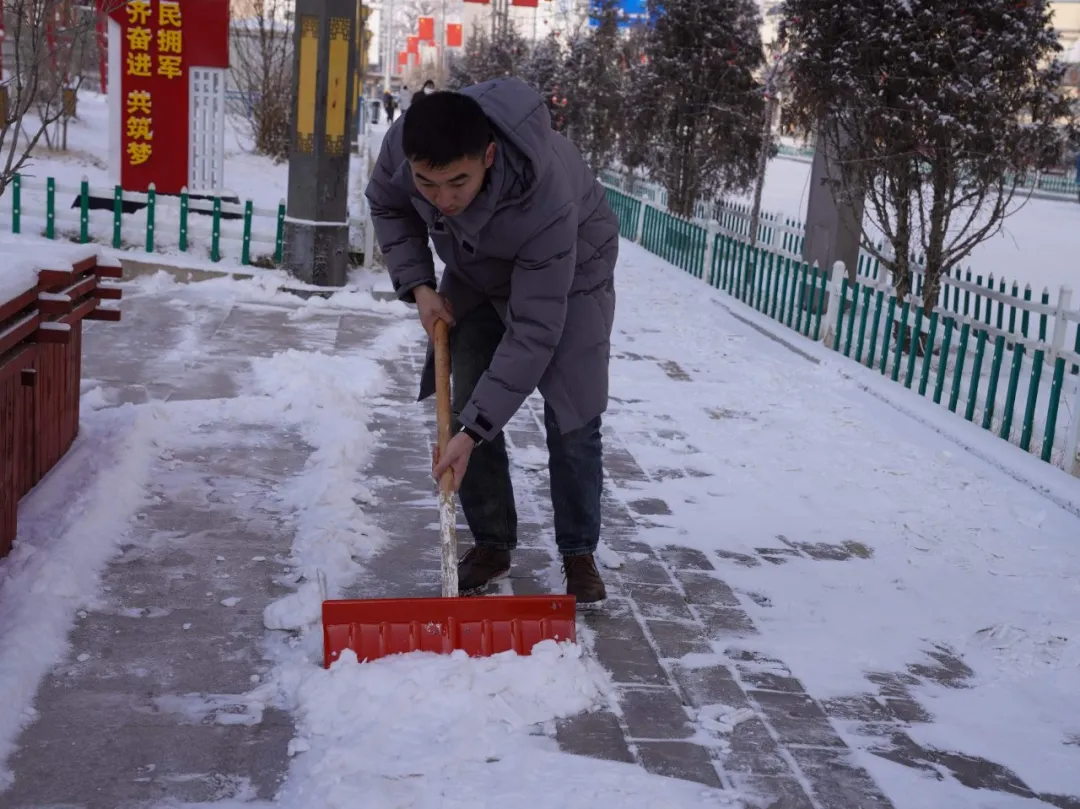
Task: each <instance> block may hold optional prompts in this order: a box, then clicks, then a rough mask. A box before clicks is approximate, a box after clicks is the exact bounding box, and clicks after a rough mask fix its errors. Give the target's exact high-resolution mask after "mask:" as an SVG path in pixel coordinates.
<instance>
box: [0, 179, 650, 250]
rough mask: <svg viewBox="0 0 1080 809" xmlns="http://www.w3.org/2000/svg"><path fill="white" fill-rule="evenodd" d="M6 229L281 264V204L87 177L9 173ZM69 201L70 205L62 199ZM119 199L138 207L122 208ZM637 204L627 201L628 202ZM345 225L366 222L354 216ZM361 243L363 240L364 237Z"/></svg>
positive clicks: (122, 246) (354, 226)
mask: <svg viewBox="0 0 1080 809" xmlns="http://www.w3.org/2000/svg"><path fill="white" fill-rule="evenodd" d="M8 193H9V195H10V199H11V219H10V222H11V232H12V233H16V234H18V233H27V232H34V233H38V234H40V235H42V236H44V237H45V238H47V239H58V238H60V239H68V240H71V241H75V242H79V243H81V244H86V243H88V242H97V243H101V244H109V245H111V246H112V247H114V248H116V249H139V250H145V251H146V252H148V253H155V252H164V251H171V250H177V251H179V252H180V253H189V252H192V251H193V250H200V251H203V252H205V254H206V255H207V257H208V258H209V259H210V260H211V261H214V262H218V261H222V260H225V259H228V258H232V259H234V260H235V259H237V258H238V259H239V261H240V264H241V265H244V266H247V265H250V264H262V265H267V264H273V265H278V264H280V263H281V259H282V252H283V249H284V234H285V218H286V217H285V201H284V200H281V201H280V202H279V203H278V204H277V206H276V207H274V208H263V207H261V206H258V205H255V204H254V203H253V202H252V201H251V200H247V201H246V202H244V203H243V204H238V203H233V202H229V201H226V200H222V199H221V198H220V197H215V198H213V199H203V198H193V197H192V196H191V195H189V194H188V193H187V192H186V191H183V192H182V193H181V194H180V195H179V196H171V195H170V196H166V195H161V194H158V193H156V191H155V190H154V188H153V186H151V187H150V189H149V191H148V192H147V193H145V194H143V193H137V192H131V191H124V190H123V189H121V187H120V186H115V187H113V188H112V189H110V190H109V191H107V192H102V191H101V190H100V189H92V188H91V187H90V184H89V182H88V181H87V180H86V178H83V180H82V182H81V183H80V184H79V185H78V186H77V187H65V186H62V185H60V184H58V183H57V182H56V181H55V180H54V179H53V178H52V177H48V178H46V179H45V180H44V181H43V182H42V181H40V180H36V181H35V180H33V179H31V178H27V177H24V176H21V175H18V174H16V175H15V177H14V178H13V179H12V184H11V187H10V189H9V192H8ZM110 197H111V199H112V209H111V210H101V209H96V210H95V209H91V206H90V200H91V199H98V200H100V199H108V198H110ZM68 200H73V201H74V202H73V203H70V204H66V203H67V201H68ZM125 203H128V205H129V207H130V205H131V204H132V203H134V204H135V205H137V206H139V210H137V211H136V212H134V213H130V212H129V213H125V212H124V207H125ZM634 203H636V204H640V203H637V201H636V200H633V201H632V203H631V204H634ZM350 225H351V226H352V229H354V230H356V229H358V228H363V227H365V225H366V223H365V222H364V220H361V219H353V220H351V221H350ZM364 243H365V244H366V243H367V241H366V240H365V242H364Z"/></svg>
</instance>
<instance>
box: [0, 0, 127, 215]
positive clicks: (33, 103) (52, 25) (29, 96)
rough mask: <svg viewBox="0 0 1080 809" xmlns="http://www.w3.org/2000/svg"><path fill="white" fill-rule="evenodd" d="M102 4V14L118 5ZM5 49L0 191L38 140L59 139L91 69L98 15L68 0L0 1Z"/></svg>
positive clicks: (53, 143) (50, 144)
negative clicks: (7, 69)
mask: <svg viewBox="0 0 1080 809" xmlns="http://www.w3.org/2000/svg"><path fill="white" fill-rule="evenodd" d="M110 2H112V3H113V5H111V6H110V5H109V4H108V3H106V5H105V7H104V8H103V12H104V13H108V12H109V11H110V10H113V9H114V8H117V7H119V0H110ZM0 9H2V13H3V20H4V34H5V36H4V49H5V50H6V51H7V52H8V53H9V54H10V56H11V62H10V64H11V66H12V69H11V71H10V72H9V73H7V74H5V75H4V76H3V78H0V93H2V94H3V95H4V96H6V101H7V103H6V104H2V105H0V111H2V112H3V119H2V120H0V194H3V193H4V190H5V189H6V188H7V186H8V184H9V183H10V182H11V180H12V178H13V177H14V176H15V175H16V174H18V173H19V172H20V171H22V170H23V168H24V167H25V166H26V165H27V164H28V163H30V162H31V161H32V160H33V154H34V150H35V149H36V148H37V147H38V145H39V143H41V142H43V141H44V143H45V145H46V147H47V148H55V147H57V146H58V145H60V144H61V143H62V140H63V138H62V134H61V132H60V130H59V126H60V125H61V124H63V123H64V122H65V121H66V119H67V118H68V117H70V113H71V112H72V111H73V110H72V107H73V105H74V99H75V96H76V94H77V93H78V90H79V88H80V87H81V86H82V82H83V76H84V73H85V71H86V70H87V69H94V67H95V66H94V65H93V64H92V62H93V55H94V54H95V53H96V45H97V43H96V34H97V19H96V17H95V14H94V13H93V12H90V13H87V10H86V9H84V8H82V7H79V6H75V5H73V4H72V3H71V2H69V0H65V1H64V2H56V0H4V2H3V4H2V6H0Z"/></svg>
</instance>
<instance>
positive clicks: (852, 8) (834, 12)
mask: <svg viewBox="0 0 1080 809" xmlns="http://www.w3.org/2000/svg"><path fill="white" fill-rule="evenodd" d="M1051 14H1052V11H1051V9H1050V7H1049V2H1048V0H1023V1H1022V2H1017V3H1004V4H1003V3H1001V2H999V0H890V1H889V2H883V3H873V4H866V3H857V2H852V0H842V1H841V2H836V0H788V1H787V3H786V5H785V20H784V26H783V36H785V37H787V39H788V41H789V44H790V56H789V67H790V73H789V77H790V82H791V85H792V89H793V99H792V101H793V104H792V109H793V112H795V114H796V116H797V119H798V122H799V123H800V124H802V125H803V126H804V127H805V128H807V129H811V128H812V129H816V130H817V131H818V132H819V133H820V136H821V137H824V138H826V143H827V144H828V146H829V147H830V150H827V151H826V153H827V154H828V153H830V151H831V153H832V154H834V155H837V157H836V158H835V163H836V168H837V169H838V172H837V175H838V179H837V180H835V181H833V182H832V183H831V185H832V190H833V193H834V195H836V197H837V199H839V200H841V201H842V202H843V203H845V204H848V203H850V204H858V203H860V202H861V201H862V199H863V195H865V197H866V201H867V213H868V216H867V219H868V222H867V223H864V224H863V226H862V232H861V234H860V236H861V240H862V246H863V248H864V249H865V250H867V251H868V252H869V253H871V254H872V255H874V256H876V257H877V258H878V259H879V260H880V261H881V263H882V265H883V266H884V267H885V268H886V269H888V270H890V271H891V272H892V273H893V279H894V283H895V286H896V293H897V295H898V296H899V297H900V298H901V299H903V298H904V297H906V296H907V295H908V294H909V293H910V292H912V291H913V284H912V280H913V276H912V266H911V258H912V255H913V254H914V253H915V252H916V251H918V252H922V253H924V254H925V257H926V259H925V267H924V272H925V286H924V287H923V290H922V301H923V306H924V309H925V310H926V311H927V312H929V311H931V310H932V309H933V307H934V306H935V305H936V303H937V300H938V291H939V289H940V284H941V278H942V277H943V276H944V275H945V274H946V273H948V272H949V271H950V270H951V269H952V268H953V267H955V266H956V264H957V263H958V262H960V261H961V260H963V259H964V258H965V257H966V256H968V255H969V254H970V253H971V251H972V249H973V248H974V247H975V246H976V245H978V244H979V243H980V242H983V241H985V240H986V239H988V238H990V237H991V236H993V235H994V234H996V233H997V232H998V231H999V230H1000V229H1001V224H1002V222H1003V220H1004V219H1005V217H1006V216H1008V215H1009V214H1010V213H1012V212H1013V211H1014V210H1015V206H1013V205H1012V202H1013V199H1014V196H1016V195H1017V188H1018V185H1017V184H1016V183H1015V182H1014V181H1015V180H1017V179H1022V178H1023V177H1024V176H1025V175H1026V174H1028V173H1030V172H1033V171H1038V170H1039V169H1042V168H1045V167H1047V166H1050V165H1054V164H1056V163H1059V162H1060V160H1061V157H1062V153H1063V150H1064V147H1065V144H1066V143H1067V142H1068V140H1069V139H1070V138H1072V137H1074V136H1075V127H1074V120H1073V111H1072V110H1070V106H1069V99H1068V98H1067V97H1066V96H1065V94H1064V92H1063V90H1062V87H1061V78H1062V74H1063V72H1064V67H1063V66H1062V64H1061V63H1060V62H1059V61H1058V59H1057V54H1058V53H1059V52H1060V50H1061V46H1060V45H1059V44H1058V39H1057V34H1056V32H1055V31H1054V29H1053V26H1052V20H1051ZM874 229H876V230H877V231H879V233H880V235H879V234H878V233H875V232H874ZM882 235H883V236H884V238H885V242H886V246H885V248H884V249H882V248H879V247H878V246H877V245H876V244H875V242H876V241H877V239H879V238H880V237H881V236H882Z"/></svg>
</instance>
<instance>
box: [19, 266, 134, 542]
mask: <svg viewBox="0 0 1080 809" xmlns="http://www.w3.org/2000/svg"><path fill="white" fill-rule="evenodd" d="M2 260H3V259H0V261H2ZM119 277H120V267H119V265H115V266H114V265H113V264H112V263H110V262H108V261H107V260H106V259H103V258H102V257H100V256H98V255H96V254H95V255H90V256H89V257H86V258H82V259H80V260H78V261H75V262H73V263H72V264H71V265H70V269H63V270H58V269H42V270H39V271H38V273H37V285H36V286H34V287H32V288H30V289H27V290H26V291H25V292H22V293H21V294H19V295H18V296H16V297H14V298H12V299H10V300H6V301H4V300H0V557H3V556H5V555H6V554H7V553H8V552H9V551H10V550H11V543H12V541H13V540H14V539H15V533H16V528H17V525H16V522H17V517H18V507H19V500H20V499H21V498H22V497H23V496H24V495H25V494H26V493H27V492H29V491H30V490H31V489H32V488H34V486H35V485H37V483H38V481H40V480H41V479H42V478H43V477H45V475H46V474H48V472H49V470H50V469H52V468H53V467H54V466H55V465H56V464H57V463H58V462H59V461H60V459H61V458H62V457H63V456H64V453H66V452H67V451H68V448H70V447H71V444H72V442H73V441H74V440H75V437H76V436H77V435H78V433H79V386H80V381H81V377H82V322H83V321H84V320H111V321H116V320H119V319H120V310H119V309H109V308H103V307H101V305H100V304H101V301H103V300H119V299H120V298H121V295H122V291H121V290H120V289H119V288H118V287H115V286H108V285H103V284H102V283H101V279H103V278H119Z"/></svg>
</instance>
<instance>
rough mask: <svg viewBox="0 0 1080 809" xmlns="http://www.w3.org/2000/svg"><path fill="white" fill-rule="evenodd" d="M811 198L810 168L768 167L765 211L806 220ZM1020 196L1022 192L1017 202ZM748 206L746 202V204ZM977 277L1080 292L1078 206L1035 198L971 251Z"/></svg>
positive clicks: (790, 163)
mask: <svg viewBox="0 0 1080 809" xmlns="http://www.w3.org/2000/svg"><path fill="white" fill-rule="evenodd" d="M809 194H810V164H809V163H806V162H803V161H800V160H785V159H783V158H777V159H775V160H771V161H769V168H768V172H767V173H766V175H765V190H764V192H763V194H762V198H761V207H762V210H765V211H775V212H778V213H783V214H785V215H787V216H790V217H792V218H794V219H797V220H800V221H801V220H803V219H805V218H806V204H807V200H808V198H809ZM1020 195H1021V192H1018V197H1019V196H1020ZM742 201H747V200H742ZM964 264H965V266H970V267H971V270H972V272H973V273H976V274H979V275H982V276H983V277H986V276H988V275H990V274H993V276H994V279H995V281H1000V280H1001V279H1002V278H1004V279H1005V280H1006V281H1008V282H1009V284H1010V285H1011V284H1012V282H1013V281H1016V282H1018V283H1019V284H1020V288H1021V289H1023V287H1024V285H1025V284H1031V286H1032V289H1033V290H1034V291H1035V297H1036V299H1037V298H1038V294H1039V293H1040V292H1042V289H1043V287H1049V288H1050V291H1051V297H1052V299H1054V300H1056V298H1057V290H1058V287H1060V286H1062V285H1068V286H1070V287H1072V288H1073V289H1076V288H1077V287H1080V204H1078V203H1077V202H1075V201H1073V202H1069V201H1061V202H1058V201H1054V200H1047V199H1037V198H1034V197H1033V198H1031V199H1030V200H1028V201H1027V202H1026V203H1024V204H1023V206H1022V207H1019V209H1018V210H1017V211H1016V212H1015V213H1013V214H1012V215H1011V216H1009V217H1008V218H1007V219H1006V220H1005V222H1004V224H1003V226H1002V230H1001V233H999V234H998V235H996V236H994V237H992V238H990V239H988V240H987V241H985V242H983V243H982V244H980V245H979V246H978V247H976V248H975V249H974V251H972V254H971V258H970V260H969V261H967V262H964Z"/></svg>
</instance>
